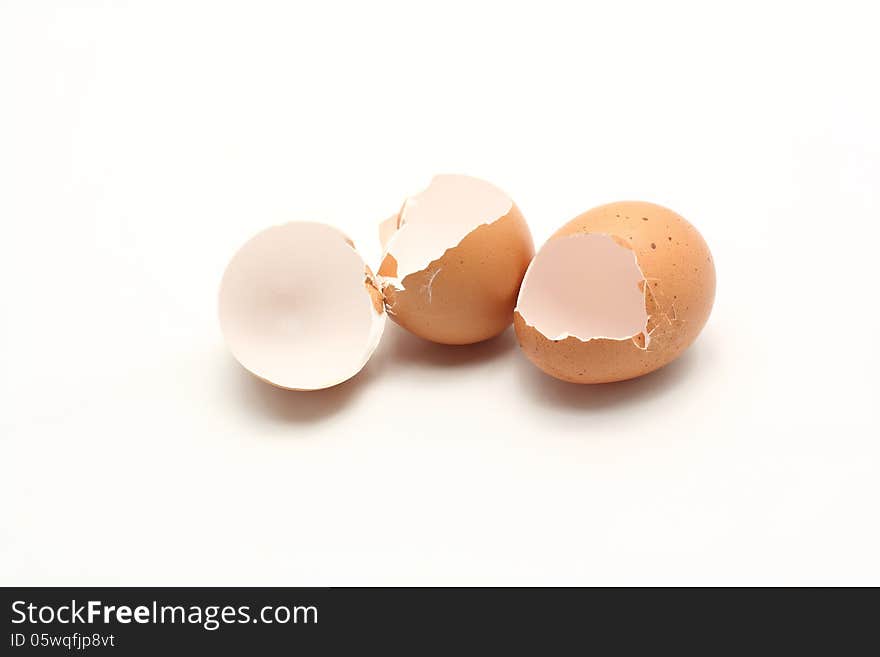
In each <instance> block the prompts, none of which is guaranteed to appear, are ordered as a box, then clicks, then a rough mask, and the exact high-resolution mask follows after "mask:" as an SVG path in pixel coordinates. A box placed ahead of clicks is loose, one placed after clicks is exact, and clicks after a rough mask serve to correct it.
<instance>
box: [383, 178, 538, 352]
mask: <svg viewBox="0 0 880 657" xmlns="http://www.w3.org/2000/svg"><path fill="white" fill-rule="evenodd" d="M379 233H380V239H381V240H382V243H383V248H384V256H383V259H382V263H381V265H380V267H379V272H378V274H379V277H378V278H379V281H380V283H381V286H382V293H383V294H384V296H385V301H386V308H387V310H388V314H389V315H390V316H391V318H392V319H393V320H394V321H395V322H397V323H398V324H400V325H401V326H403V327H404V328H406V329H407V330H409V331H411V332H412V333H414V334H416V335H418V336H420V337H423V338H425V339H428V340H432V341H434V342H439V343H443V344H471V343H474V342H480V341H482V340H487V339H489V338H491V337H494V336H496V335H498V334H499V333H501V332H502V331H504V329H506V328H507V327H508V326H510V323H511V321H512V320H513V308H514V305H515V303H516V296H517V293H518V291H519V286H520V283H521V282H522V278H523V275H524V274H525V271H526V268H527V267H528V265H529V262H530V261H531V258H532V256H533V255H534V243H533V242H532V236H531V233H530V232H529V228H528V226H527V225H526V222H525V219H523V216H522V214H521V213H520V211H519V209H518V208H517V207H516V205H515V204H514V203H513V201H512V200H511V199H510V197H509V196H507V195H506V194H505V193H504V192H502V191H501V190H500V189H498V188H497V187H495V186H494V185H491V184H489V183H487V182H485V181H483V180H479V179H477V178H471V177H469V176H461V175H440V176H436V177H435V178H434V179H433V180H432V181H431V184H430V185H429V186H428V187H427V188H426V189H425V190H424V191H422V192H421V193H419V194H417V195H415V196H412V197H410V198H408V199H407V200H406V202H405V203H404V204H403V207H402V208H401V210H400V212H399V214H397V215H396V216H394V217H391V218H389V219H388V220H386V221H384V222H383V223H382V224H381V225H380V229H379Z"/></svg>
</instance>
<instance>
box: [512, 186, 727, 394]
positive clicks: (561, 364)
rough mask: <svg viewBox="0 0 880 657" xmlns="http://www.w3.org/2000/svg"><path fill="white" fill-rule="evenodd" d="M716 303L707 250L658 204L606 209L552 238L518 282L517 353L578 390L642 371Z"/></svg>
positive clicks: (695, 328)
mask: <svg viewBox="0 0 880 657" xmlns="http://www.w3.org/2000/svg"><path fill="white" fill-rule="evenodd" d="M714 298H715V267H714V264H713V262H712V256H711V254H710V252H709V248H708V246H707V245H706V242H705V241H704V240H703V238H702V236H701V235H700V234H699V233H698V232H697V230H696V229H695V228H694V227H693V226H692V225H691V224H689V223H688V222H687V221H686V220H685V219H684V218H682V217H681V216H679V215H678V214H676V213H675V212H673V211H672V210H669V209H667V208H664V207H661V206H659V205H654V204H652V203H645V202H639V201H625V202H619V203H611V204H609V205H603V206H600V207H598V208H594V209H592V210H590V211H588V212H585V213H584V214H582V215H580V216H578V217H577V218H575V219H573V220H572V221H571V222H569V223H568V224H566V225H565V226H563V227H562V228H561V229H560V230H559V231H557V232H556V233H555V234H554V235H553V236H552V237H551V238H550V240H548V242H547V244H545V245H544V246H543V247H542V248H541V250H540V251H539V253H538V255H537V256H536V257H535V259H534V260H533V261H532V264H531V265H530V267H529V271H528V272H527V273H526V276H525V279H524V280H523V285H522V289H521V290H520V294H519V298H518V301H517V308H516V312H515V315H514V327H515V329H516V334H517V338H518V340H519V343H520V346H521V347H522V349H523V351H524V352H525V354H526V355H527V356H528V357H529V359H530V360H531V361H532V362H533V363H535V365H537V366H538V367H540V368H541V369H542V370H544V371H545V372H546V373H548V374H550V375H551V376H554V377H556V378H558V379H562V380H564V381H571V382H575V383H606V382H611V381H621V380H625V379H630V378H633V377H637V376H641V375H643V374H647V373H648V372H651V371H653V370H656V369H658V368H660V367H663V366H664V365H666V364H668V363H670V362H671V361H673V360H674V359H675V358H677V357H678V356H679V355H680V354H681V353H682V352H683V351H684V350H685V349H686V348H687V347H688V346H689V345H690V344H691V343H692V342H693V341H694V340H695V339H696V337H697V335H699V333H700V331H701V330H702V328H703V326H704V325H705V323H706V320H707V319H708V317H709V313H710V311H711V309H712V304H713V301H714Z"/></svg>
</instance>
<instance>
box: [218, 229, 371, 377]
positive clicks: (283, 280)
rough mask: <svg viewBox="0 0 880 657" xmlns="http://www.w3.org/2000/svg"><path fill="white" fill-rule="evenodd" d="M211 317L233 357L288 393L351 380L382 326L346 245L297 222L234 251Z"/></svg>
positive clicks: (366, 276)
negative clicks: (214, 315) (217, 320)
mask: <svg viewBox="0 0 880 657" xmlns="http://www.w3.org/2000/svg"><path fill="white" fill-rule="evenodd" d="M219 314H220V328H221V330H222V332H223V336H224V338H225V340H226V344H227V345H228V347H229V349H230V351H231V352H232V354H233V356H234V357H235V359H236V360H237V361H238V362H239V363H241V365H242V366H244V367H245V369H247V370H248V371H250V372H251V373H253V374H254V375H255V376H257V377H259V378H260V379H263V380H264V381H267V382H268V383H271V384H273V385H276V386H278V387H280V388H287V389H290V390H319V389H322V388H329V387H331V386H334V385H336V384H339V383H342V382H343V381H346V380H348V379H350V378H351V377H353V376H354V375H355V374H357V373H358V372H359V371H360V370H361V369H362V368H363V367H364V365H365V364H366V362H367V360H368V359H369V358H370V356H371V355H372V353H373V351H374V350H375V348H376V346H377V344H378V343H379V338H380V337H381V335H382V330H383V328H384V325H385V310H384V305H383V303H382V297H381V295H380V293H379V291H378V289H377V287H376V284H375V282H374V279H373V274H372V272H371V271H370V269H369V267H367V265H366V264H365V263H364V261H363V259H362V258H361V256H360V255H359V254H358V253H357V251H355V248H354V244H353V243H352V242H351V240H350V239H349V238H348V237H346V236H345V235H344V234H343V233H341V232H340V231H338V230H337V229H335V228H333V227H331V226H327V225H324V224H320V223H313V222H304V221H303V222H292V223H288V224H284V225H282V226H275V227H272V228H269V229H267V230H264V231H262V232H260V233H258V234H257V235H256V236H254V237H253V238H251V239H250V240H249V241H248V242H247V243H246V244H245V245H244V246H242V247H241V249H240V250H239V251H238V253H236V254H235V256H234V257H233V258H232V260H231V261H230V263H229V265H228V267H227V268H226V272H225V273H224V275H223V281H222V283H221V285H220V296H219Z"/></svg>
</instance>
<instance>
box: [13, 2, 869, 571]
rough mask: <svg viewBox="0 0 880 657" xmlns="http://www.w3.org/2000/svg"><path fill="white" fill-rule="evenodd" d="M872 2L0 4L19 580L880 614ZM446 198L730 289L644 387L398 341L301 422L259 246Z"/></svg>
mask: <svg viewBox="0 0 880 657" xmlns="http://www.w3.org/2000/svg"><path fill="white" fill-rule="evenodd" d="M877 18H878V17H877V15H876V10H875V9H874V5H873V3H870V2H864V3H849V2H825V3H794V2H791V3H784V2H775V3H774V2H755V3H750V2H747V3H737V4H736V5H730V6H723V5H718V4H715V3H698V2H693V3H681V2H677V3H648V2H644V3H628V2H623V3H582V2H571V3H561V2H541V3H516V2H492V3H490V2H476V1H470V2H450V1H448V0H447V1H444V2H436V3H425V2H372V3H357V2H349V3H339V2H320V3H319V2H315V3H291V2H287V3H281V2H279V3H272V4H268V3H260V2H241V3H222V2H204V3H196V2H127V3H126V2H24V1H20V2H11V1H8V0H4V1H3V2H2V3H0V227H2V237H0V300H2V303H0V583H3V584H30V585H37V584H40V585H49V584H94V585H98V584H123V585H160V584H161V585H195V584H210V585H229V584H249V585H270V584H277V585H339V584H858V583H862V584H868V583H870V584H880V561H878V559H877V554H878V552H880V529H878V522H877V508H878V501H880V476H878V467H880V442H878V433H880V432H878V430H877V424H878V412H877V382H876V379H877V371H878V366H880V362H878V360H880V359H878V356H877V353H878V352H877V347H876V344H875V343H876V341H877V338H876V336H877V335H878V329H880V326H878V311H877V305H876V297H877V293H876V287H877V286H876V281H877V273H876V269H877V255H876V251H877V248H878V245H880V239H878V238H880V231H878V219H880V199H878V189H880V121H878V119H877V117H878V116H880V92H878V88H880V85H878V84H877V63H878V61H880V46H878V41H877V39H876V34H875V32H876V25H877ZM438 172H452V173H467V174H470V175H474V176H478V177H482V178H485V179H487V180H489V181H491V182H493V183H495V184H497V185H498V186H500V187H501V188H503V189H504V190H505V191H507V192H508V193H509V194H510V195H511V196H512V197H513V199H514V200H515V201H516V203H517V204H518V205H519V207H520V208H521V209H522V211H523V214H524V215H525V217H526V219H527V220H528V221H529V223H530V225H531V227H532V231H533V234H534V237H535V240H536V243H537V244H538V245H540V244H541V243H543V241H544V240H545V239H546V238H547V237H548V236H549V235H550V233H551V232H552V231H554V230H555V229H556V228H558V227H559V226H561V225H562V224H563V223H565V222H566V221H568V220H569V219H571V218H573V217H574V216H575V215H577V214H579V213H581V212H583V211H585V210H587V209H589V208H590V207H593V206H595V205H598V204H601V203H605V202H609V201H613V200H621V199H642V200H649V201H653V202H657V203H660V204H663V205H667V206H669V207H671V208H673V209H674V210H676V211H677V212H679V213H680V214H682V215H683V216H685V217H686V218H688V219H689V220H690V221H691V222H693V223H694V224H695V225H696V226H697V227H698V228H699V229H700V231H701V232H702V233H703V235H704V237H705V238H706V240H707V241H708V243H709V245H710V247H711V248H712V251H713V255H714V259H715V262H716V267H717V273H718V291H717V299H716V305H715V309H714V311H713V314H712V317H711V318H710V320H709V323H708V325H707V327H706V329H705V330H704V332H703V334H702V336H701V337H700V338H699V340H698V341H697V343H696V344H695V345H694V346H693V347H692V348H691V349H690V350H689V351H688V352H687V353H686V355H685V356H684V357H682V358H681V359H680V360H679V361H677V362H676V363H674V364H672V365H670V366H669V367H667V368H665V369H664V370H661V371H660V372H658V373H655V374H653V375H650V376H648V377H645V378H643V379H640V380H635V381H631V382H627V383H622V384H615V385H609V386H604V387H577V386H571V385H566V384H562V383H561V382H557V381H555V380H553V379H550V378H548V377H546V376H545V375H543V374H542V373H540V372H539V371H538V370H537V369H535V368H534V367H533V366H532V365H531V364H530V363H529V362H528V361H527V359H526V358H525V357H524V356H523V355H522V354H521V353H520V352H519V349H518V347H517V345H516V340H515V337H514V336H513V333H512V331H508V333H506V334H505V335H503V336H502V337H500V338H498V339H496V340H494V341H492V342H489V343H485V344H482V345H478V346H473V347H467V348H446V347H440V346H434V345H431V344H428V343H425V342H422V341H420V340H418V339H416V338H414V337H411V336H409V335H407V334H406V333H404V332H403V331H401V330H400V329H398V328H397V327H396V326H394V325H393V324H390V323H389V326H388V328H387V329H386V335H385V337H384V339H383V341H382V344H381V346H380V348H379V350H378V351H377V353H376V354H375V356H374V357H373V359H372V360H371V361H370V363H369V364H368V366H367V368H366V369H365V370H364V371H363V372H362V373H361V374H360V375H358V376H357V377H356V378H355V379H353V380H352V381H350V382H349V383H347V384H344V385H342V386H340V387H338V388H334V389H331V390H328V391H325V392H320V393H313V394H294V393H289V392H284V391H280V390H276V389H273V388H270V387H268V386H266V385H264V384H262V383H260V382H258V381H255V380H253V379H252V378H250V377H248V376H247V375H246V374H245V373H244V372H243V371H242V370H241V368H240V367H239V366H238V365H237V364H236V363H235V362H234V361H233V360H232V359H231V358H230V357H229V356H228V354H227V352H226V350H225V349H224V347H223V344H222V338H221V336H220V333H219V329H218V326H217V321H216V293H217V287H218V284H219V280H220V276H221V274H222V271H223V268H224V267H225V264H226V262H227V261H228V259H229V258H230V257H231V256H232V254H233V253H234V251H235V250H236V249H237V248H238V247H239V246H240V245H241V244H242V243H243V242H244V241H245V240H246V239H247V238H249V237H250V236H251V235H252V234H253V233H255V232H257V231H258V230H260V229H262V228H264V227H267V226H269V225H272V224H275V223H281V222H284V221H288V220H293V219H309V220H318V221H326V222H328V223H331V224H333V225H335V226H338V227H339V228H341V229H342V230H344V231H345V232H347V233H348V234H349V235H351V236H352V238H353V239H354V240H355V242H356V244H357V245H358V248H359V250H360V251H361V253H362V254H364V256H365V257H366V258H367V259H368V261H369V262H370V263H373V264H375V263H377V262H378V257H379V244H378V238H377V235H376V224H377V222H378V221H379V220H381V219H383V218H385V217H387V216H388V215H389V214H391V213H392V212H394V211H395V210H397V209H398V208H399V205H400V202H401V201H402V200H403V198H404V197H405V196H406V195H407V194H411V193H415V192H417V191H418V190H419V189H421V188H422V187H424V186H425V185H426V184H427V182H428V180H429V179H430V177H431V176H432V175H433V174H435V173H438Z"/></svg>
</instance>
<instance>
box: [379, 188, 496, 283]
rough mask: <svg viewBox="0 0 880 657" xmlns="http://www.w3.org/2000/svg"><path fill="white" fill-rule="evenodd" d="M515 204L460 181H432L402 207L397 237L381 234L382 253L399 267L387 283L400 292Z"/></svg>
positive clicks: (385, 228)
mask: <svg viewBox="0 0 880 657" xmlns="http://www.w3.org/2000/svg"><path fill="white" fill-rule="evenodd" d="M512 206H513V201H512V200H511V199H510V197H509V196H507V194H505V193H504V192H502V191H501V190H500V189H498V188H497V187H495V186H494V185H492V184H490V183H487V182H486V181H484V180H480V179H478V178H471V177H470V176H461V175H450V174H445V175H439V176H435V177H434V179H433V180H432V181H431V184H430V185H428V187H427V188H426V189H425V190H424V191H422V192H420V193H419V194H416V195H415V196H411V197H409V198H408V199H407V200H406V202H405V203H404V204H403V208H402V209H401V211H400V215H399V219H398V226H399V227H398V228H397V230H396V232H394V233H393V234H392V235H390V236H388V235H387V233H388V231H389V228H390V224H388V223H385V225H384V226H382V227H381V228H380V234H383V233H384V234H385V239H386V240H387V243H386V245H385V253H386V254H390V255H392V256H393V257H394V259H395V260H396V261H397V277H396V278H394V279H392V278H385V279H384V281H385V283H390V284H392V285H394V286H395V287H396V288H398V289H401V290H402V289H403V284H402V281H403V279H404V278H406V277H407V276H409V275H410V274H414V273H416V272H419V271H422V270H424V269H426V268H427V267H428V265H430V264H431V263H432V262H433V261H434V260H437V259H438V258H440V257H442V256H443V254H444V253H446V251H447V250H449V249H452V248H455V247H456V246H458V245H459V243H460V242H461V241H462V240H463V239H464V238H465V237H467V236H468V235H469V234H470V233H471V232H473V231H474V230H476V229H477V228H479V227H480V226H482V225H484V224H491V223H493V222H495V221H497V220H498V219H501V217H503V216H504V215H506V214H507V213H508V212H510V209H511V207H512Z"/></svg>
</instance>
